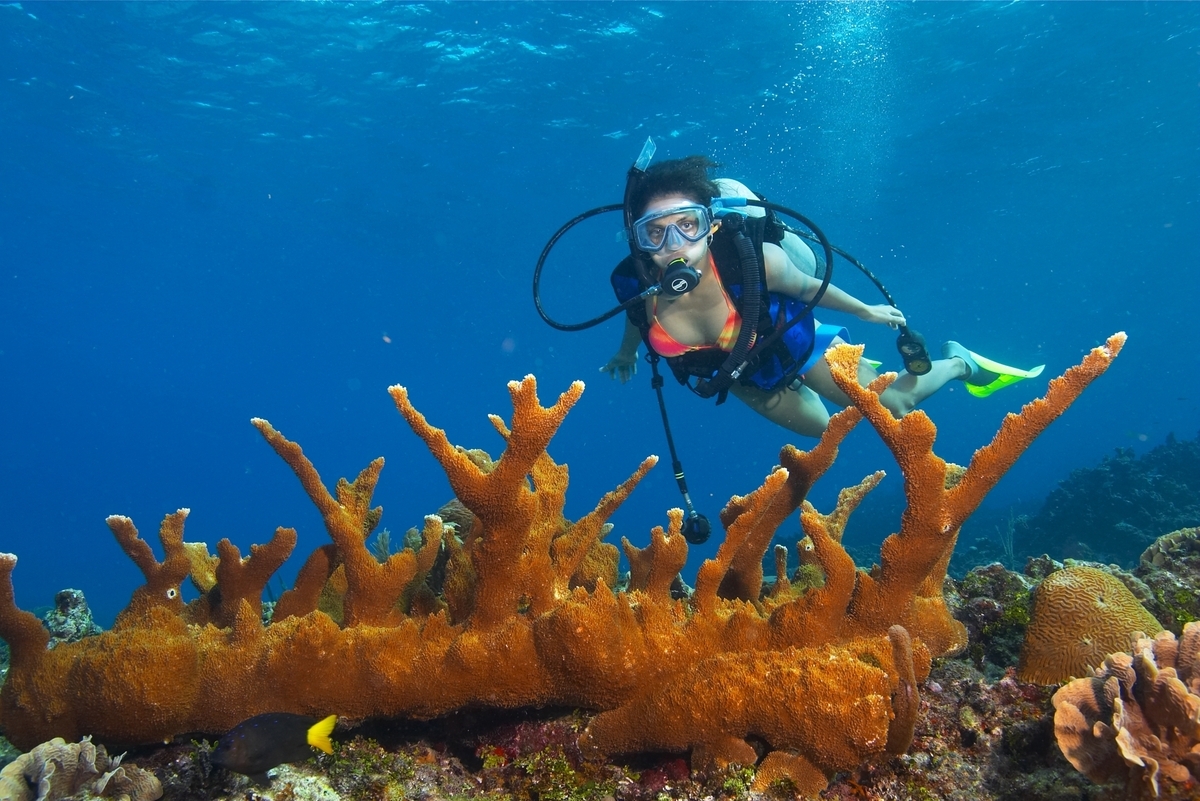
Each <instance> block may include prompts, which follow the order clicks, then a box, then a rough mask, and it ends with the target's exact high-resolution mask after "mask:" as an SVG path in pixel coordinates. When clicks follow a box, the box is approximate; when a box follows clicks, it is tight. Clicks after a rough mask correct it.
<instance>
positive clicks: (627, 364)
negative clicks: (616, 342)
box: [600, 350, 638, 384]
mask: <svg viewBox="0 0 1200 801" xmlns="http://www.w3.org/2000/svg"><path fill="white" fill-rule="evenodd" d="M637 363H638V355H637V351H636V350H635V351H634V352H633V354H632V355H630V354H628V353H618V354H617V355H616V356H613V357H612V358H611V359H609V360H608V364H606V365H604V366H603V367H601V368H600V372H602V373H608V377H609V378H619V379H621V383H622V384H624V383H626V382H627V381H629V379H631V378H633V377H634V376H635V375H637Z"/></svg>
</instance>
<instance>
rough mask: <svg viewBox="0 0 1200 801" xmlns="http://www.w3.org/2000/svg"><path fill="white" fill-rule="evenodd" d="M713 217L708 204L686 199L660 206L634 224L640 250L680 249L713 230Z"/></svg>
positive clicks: (634, 237)
mask: <svg viewBox="0 0 1200 801" xmlns="http://www.w3.org/2000/svg"><path fill="white" fill-rule="evenodd" d="M712 227H713V217H712V212H711V211H709V209H708V207H707V206H701V205H700V204H699V203H685V204H683V205H680V206H671V207H669V208H665V209H658V210H656V211H652V212H650V213H649V214H645V215H643V216H642V217H640V218H639V219H638V220H637V222H635V223H634V224H633V239H634V242H635V243H636V244H637V246H638V249H639V250H643V251H645V252H646V253H657V252H659V251H660V250H662V249H663V248H666V249H667V250H679V249H680V248H685V247H687V246H688V244H689V243H692V242H699V241H700V240H701V239H704V238H705V237H706V236H708V235H709V234H711V233H712Z"/></svg>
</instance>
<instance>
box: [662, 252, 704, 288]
mask: <svg viewBox="0 0 1200 801" xmlns="http://www.w3.org/2000/svg"><path fill="white" fill-rule="evenodd" d="M699 283H700V271H699V270H697V269H695V268H694V267H689V266H688V263H687V259H683V258H679V259H675V260H674V261H673V262H671V263H670V264H668V265H667V269H665V270H663V277H662V289H663V294H664V295H667V296H668V297H672V298H677V297H679V296H680V295H686V294H687V293H689V292H691V291H692V290H693V289H695V288H696V285H697V284H699Z"/></svg>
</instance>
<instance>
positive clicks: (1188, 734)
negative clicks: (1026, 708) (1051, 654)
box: [1053, 623, 1200, 799]
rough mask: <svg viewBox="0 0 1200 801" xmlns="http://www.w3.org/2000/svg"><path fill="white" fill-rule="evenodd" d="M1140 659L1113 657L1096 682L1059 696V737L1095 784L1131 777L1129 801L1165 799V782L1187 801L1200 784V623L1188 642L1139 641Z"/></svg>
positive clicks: (1170, 637) (1189, 628)
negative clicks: (1123, 776)
mask: <svg viewBox="0 0 1200 801" xmlns="http://www.w3.org/2000/svg"><path fill="white" fill-rule="evenodd" d="M1132 650H1133V653H1134V656H1130V655H1129V654H1126V653H1114V654H1111V655H1109V656H1108V658H1106V659H1105V660H1104V666H1103V667H1102V668H1101V669H1099V670H1097V671H1096V675H1095V676H1093V677H1090V678H1086V679H1077V680H1075V681H1072V682H1070V683H1068V684H1065V685H1063V686H1062V687H1060V688H1059V690H1058V692H1056V693H1055V694H1054V699H1053V700H1054V709H1055V712H1054V736H1055V737H1056V739H1057V740H1058V747H1059V748H1060V749H1061V750H1062V752H1063V756H1065V757H1066V758H1067V760H1068V761H1069V762H1070V763H1071V764H1072V765H1074V766H1075V769H1076V770H1078V771H1080V772H1081V773H1083V774H1084V775H1085V776H1087V777H1088V778H1089V779H1091V780H1092V781H1103V780H1106V779H1110V778H1113V777H1115V776H1119V775H1120V774H1121V773H1122V772H1125V771H1127V772H1128V774H1129V786H1128V792H1127V797H1128V798H1131V799H1134V798H1139V797H1142V798H1144V797H1153V798H1158V797H1159V796H1160V794H1161V790H1162V789H1163V786H1162V783H1163V780H1165V781H1167V782H1170V783H1171V785H1172V789H1173V790H1175V791H1179V792H1182V793H1183V794H1184V795H1182V796H1178V795H1174V794H1172V796H1171V797H1187V798H1195V797H1196V796H1195V795H1192V794H1191V793H1193V792H1194V791H1195V790H1196V787H1197V782H1198V781H1200V623H1188V624H1187V625H1186V626H1185V627H1184V629H1183V636H1182V637H1181V638H1180V639H1179V640H1178V641H1176V639H1175V635H1174V634H1172V633H1171V632H1169V631H1163V632H1160V633H1159V634H1158V636H1156V637H1155V638H1154V639H1153V640H1151V639H1148V638H1145V637H1143V638H1140V639H1138V640H1137V642H1136V643H1135V644H1134V647H1133V649H1132Z"/></svg>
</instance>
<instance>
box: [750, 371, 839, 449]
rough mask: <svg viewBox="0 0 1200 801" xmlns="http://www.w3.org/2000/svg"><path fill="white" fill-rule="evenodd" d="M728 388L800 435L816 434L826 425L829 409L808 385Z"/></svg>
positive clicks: (779, 424) (777, 423) (769, 418)
mask: <svg viewBox="0 0 1200 801" xmlns="http://www.w3.org/2000/svg"><path fill="white" fill-rule="evenodd" d="M729 391H730V393H731V394H732V395H733V396H734V397H735V398H737V399H738V400H740V401H741V402H742V403H744V404H746V405H747V406H749V407H750V408H751V409H753V410H754V411H756V412H758V413H759V414H761V415H762V416H763V417H765V418H767V419H768V420H770V421H771V422H772V423H774V424H775V425H777V426H781V427H783V428H786V429H787V430H788V431H794V432H795V433H797V434H800V435H801V436H805V437H819V436H821V434H823V433H825V429H826V427H828V426H829V410H828V409H826V408H825V404H823V403H821V399H820V398H819V397H817V393H815V392H813V391H812V390H811V389H809V388H808V387H804V386H802V387H800V389H799V390H798V391H792V390H790V389H780V390H776V391H775V392H764V391H763V390H761V389H758V388H757V387H747V386H743V385H741V384H734V385H733V386H732V387H731V388H730V390H729Z"/></svg>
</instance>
